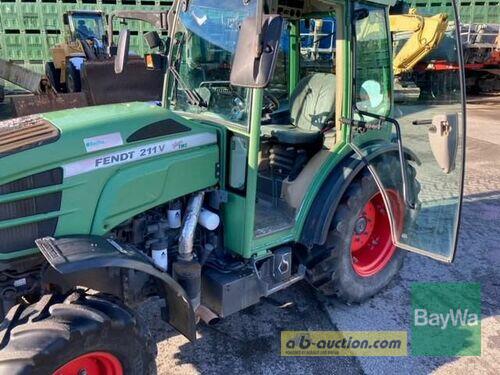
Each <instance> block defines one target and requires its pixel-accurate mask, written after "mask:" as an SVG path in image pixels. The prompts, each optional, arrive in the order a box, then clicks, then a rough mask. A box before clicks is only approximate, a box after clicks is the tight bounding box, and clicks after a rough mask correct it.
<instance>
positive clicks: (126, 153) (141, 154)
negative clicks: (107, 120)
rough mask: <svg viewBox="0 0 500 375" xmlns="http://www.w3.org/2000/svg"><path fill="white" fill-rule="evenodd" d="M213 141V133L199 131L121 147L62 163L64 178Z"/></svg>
mask: <svg viewBox="0 0 500 375" xmlns="http://www.w3.org/2000/svg"><path fill="white" fill-rule="evenodd" d="M214 143H217V136H216V135H215V134H213V133H200V134H193V135H188V136H185V137H180V138H174V139H169V140H167V141H163V142H157V143H149V144H145V145H143V146H138V147H134V148H128V149H122V150H120V151H117V152H114V153H111V154H104V155H99V156H95V157H92V158H88V159H82V160H78V161H75V162H73V163H69V164H66V165H63V169H64V178H68V177H72V176H76V175H79V174H82V173H87V172H90V171H94V170H96V169H102V168H109V167H113V166H116V165H119V164H128V163H132V162H134V161H138V160H142V159H148V158H152V157H154V156H158V155H163V154H170V153H173V152H178V151H184V150H187V149H190V148H194V147H198V146H204V145H209V144H214Z"/></svg>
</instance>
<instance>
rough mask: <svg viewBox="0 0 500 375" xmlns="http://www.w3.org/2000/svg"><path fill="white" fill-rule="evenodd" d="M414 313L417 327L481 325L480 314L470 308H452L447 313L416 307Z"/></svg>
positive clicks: (442, 327)
mask: <svg viewBox="0 0 500 375" xmlns="http://www.w3.org/2000/svg"><path fill="white" fill-rule="evenodd" d="M414 313H415V316H414V318H415V319H414V325H415V327H422V326H433V327H439V328H441V329H446V328H448V326H449V325H451V326H453V327H457V326H477V325H479V316H478V315H477V314H476V313H471V312H469V309H465V310H463V311H462V310H452V309H450V310H449V312H448V313H447V314H440V313H432V312H429V311H427V310H426V309H415V311H414Z"/></svg>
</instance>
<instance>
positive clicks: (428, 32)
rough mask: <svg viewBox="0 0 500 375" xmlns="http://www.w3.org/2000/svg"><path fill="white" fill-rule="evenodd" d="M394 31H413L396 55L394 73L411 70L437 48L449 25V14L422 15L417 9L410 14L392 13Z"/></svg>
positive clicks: (391, 25)
mask: <svg viewBox="0 0 500 375" xmlns="http://www.w3.org/2000/svg"><path fill="white" fill-rule="evenodd" d="M389 21H390V29H391V32H393V33H401V32H411V33H412V34H411V36H410V38H409V39H408V40H407V41H406V42H405V44H404V45H403V47H401V49H400V50H399V51H398V52H397V54H396V56H394V61H393V66H394V75H399V74H401V73H405V72H408V71H410V70H411V69H412V68H413V67H414V66H415V65H416V64H417V63H418V62H419V61H421V60H422V59H423V58H424V57H425V56H427V55H428V54H429V53H430V52H431V51H432V50H433V49H434V48H436V47H437V46H438V45H439V43H440V42H441V40H442V39H443V37H444V35H445V32H446V28H447V27H448V15H447V14H446V13H439V14H436V15H434V16H431V17H427V16H421V15H419V14H417V13H416V10H415V9H410V12H409V13H408V14H397V15H390V16H389Z"/></svg>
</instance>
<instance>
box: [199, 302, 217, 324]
mask: <svg viewBox="0 0 500 375" xmlns="http://www.w3.org/2000/svg"><path fill="white" fill-rule="evenodd" d="M196 316H198V317H199V318H200V319H201V320H202V321H203V322H204V323H205V324H206V325H208V326H213V325H214V324H217V323H219V321H220V318H219V317H218V316H217V314H215V313H214V312H213V311H212V310H210V309H209V308H208V307H206V306H204V305H200V306H198V308H197V309H196Z"/></svg>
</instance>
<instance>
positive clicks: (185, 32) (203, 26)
mask: <svg viewBox="0 0 500 375" xmlns="http://www.w3.org/2000/svg"><path fill="white" fill-rule="evenodd" d="M256 4H257V1H256V0H228V1H220V0H192V1H190V2H189V7H188V8H187V9H186V10H185V11H183V12H182V13H181V14H180V15H179V24H178V26H177V31H176V33H175V42H176V43H174V50H173V58H172V66H171V69H170V70H171V73H172V74H171V76H172V77H173V81H174V84H173V86H172V87H173V90H172V93H171V97H170V99H171V100H170V103H171V107H172V109H173V110H176V111H182V112H187V113H192V114H197V115H206V116H210V117H212V118H218V119H220V120H225V121H230V122H232V123H236V124H238V125H244V126H245V125H246V124H247V121H248V108H249V105H248V103H249V90H248V89H245V88H239V87H233V86H231V85H230V83H229V76H230V72H231V64H232V61H233V54H234V52H235V49H236V44H237V42H238V33H239V28H240V24H241V22H242V21H243V20H244V19H245V18H246V17H248V16H252V15H254V14H255V12H256ZM193 98H195V99H196V98H197V99H196V100H193Z"/></svg>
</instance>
